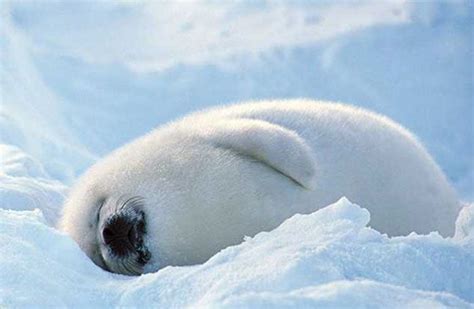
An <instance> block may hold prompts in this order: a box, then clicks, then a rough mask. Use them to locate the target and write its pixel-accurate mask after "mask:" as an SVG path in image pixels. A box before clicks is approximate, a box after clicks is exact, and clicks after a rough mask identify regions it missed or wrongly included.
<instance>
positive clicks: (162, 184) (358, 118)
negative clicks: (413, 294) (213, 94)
mask: <svg viewBox="0 0 474 309" xmlns="http://www.w3.org/2000/svg"><path fill="white" fill-rule="evenodd" d="M342 196H346V197H347V198H348V199H349V200H351V201H352V202H354V203H357V204H359V205H361V206H362V207H365V208H367V209H368V210H369V211H370V213H371V222H370V226H371V227H373V228H375V229H377V230H379V231H381V232H384V233H388V234H389V235H405V234H408V233H410V232H417V233H429V232H431V231H439V232H440V233H441V234H442V235H445V236H448V235H452V234H453V233H454V221H455V218H456V215H457V212H458V210H459V203H458V201H457V198H456V196H455V193H454V191H453V190H452V188H451V187H450V185H449V184H448V182H447V181H446V178H445V176H444V175H443V173H442V172H441V170H440V169H439V167H438V166H437V165H436V163H435V162H434V161H433V159H432V158H431V157H430V156H429V154H428V153H427V152H426V150H425V149H424V148H423V147H422V146H421V144H420V143H419V142H417V140H416V139H415V138H414V137H413V135H411V134H410V133H409V132H408V131H407V130H405V129H404V128H402V127H401V126H400V125H398V124H396V123H394V122H393V121H391V120H389V119H387V118H385V117H383V116H380V115H376V114H374V113H371V112H368V111H366V110H363V109H359V108H354V107H350V106H346V105H341V104H335V103H323V102H315V101H308V100H287V101H271V102H256V103H248V104H241V105H234V106H230V107H223V108H217V109H211V110H208V111H205V112H200V113H196V114H192V115H190V116H187V117H185V118H182V119H181V120H179V121H176V122H172V123H170V124H168V125H165V126H163V127H161V128H158V129H156V130H155V131H152V132H151V133H150V134H148V135H146V136H144V137H142V138H139V139H137V140H135V141H133V142H132V143H130V144H128V145H126V146H124V147H122V148H120V149H118V150H116V151H115V152H114V153H112V154H111V155H110V156H108V157H107V158H105V159H104V160H102V161H100V162H98V163H97V164H96V165H94V166H93V167H92V168H91V169H90V170H89V171H88V172H87V173H86V174H85V175H84V176H83V177H82V179H81V180H80V181H79V183H78V184H77V186H76V187H75V188H74V190H73V191H72V194H71V195H70V198H69V199H68V201H67V204H66V207H65V213H64V217H63V220H62V228H63V229H64V230H66V231H67V232H68V233H70V234H71V236H72V237H73V238H74V239H75V240H76V241H77V242H78V243H79V245H80V246H81V248H82V249H83V250H84V251H85V252H86V253H87V254H88V255H89V256H90V257H91V258H92V259H93V260H94V261H95V262H96V263H97V264H98V265H100V266H102V267H104V268H106V269H109V270H111V271H115V272H119V273H125V274H138V273H141V272H143V271H153V270H157V269H159V268H161V267H163V266H166V265H188V264H195V263H201V262H204V261H205V260H207V259H208V258H210V257H211V256H212V255H214V254H215V253H217V252H218V251H219V250H221V249H223V248H225V247H227V246H229V245H233V244H237V243H239V242H241V241H242V239H243V237H244V236H253V235H255V234H256V233H258V232H260V231H268V230H271V229H273V228H275V227H276V226H278V225H279V224H280V223H281V222H283V221H284V220H285V219H286V218H288V217H290V216H292V215H293V214H296V213H310V212H314V211H315V210H317V209H319V208H321V207H324V206H326V205H329V204H331V203H333V202H335V201H337V200H338V199H339V198H341V197H342ZM120 200H121V201H122V202H119V201H120ZM128 200H132V201H133V203H132V202H128ZM127 203H128V204H134V205H133V207H132V206H130V207H129V206H127V205H125V204H127ZM127 209H128V210H127ZM125 210H127V211H125ZM119 213H121V214H122V215H123V216H125V217H127V218H128V217H133V218H134V219H133V220H135V221H133V220H132V221H133V223H130V224H128V225H126V224H125V225H124V223H123V222H122V225H117V223H114V224H112V223H110V221H112V220H111V219H110V218H111V216H113V215H114V214H119ZM117 216H118V215H117ZM117 216H115V219H116V220H115V221H114V222H117ZM119 217H120V216H119ZM132 221H130V222H132ZM138 225H140V226H141V228H138V227H137V226H138ZM123 226H125V228H124V227H123ZM106 230H107V231H106ZM121 230H123V231H124V232H120V231H121ZM127 235H128V236H127ZM111 245H114V246H112V247H113V248H112V249H111ZM127 248H128V249H127ZM120 250H122V251H120ZM127 250H129V251H127ZM140 250H141V251H140ZM117 252H122V255H120V254H118V253H117ZM127 252H129V253H130V252H132V253H133V254H132V253H130V254H127ZM136 252H138V253H136ZM135 253H136V254H135ZM129 256H131V257H132V259H134V260H140V263H135V266H133V265H131V264H133V263H131V264H130V263H129V264H128V267H125V266H127V265H126V263H125V264H124V262H123V261H126V260H127V258H128V257H129ZM121 263H122V264H124V265H125V266H123V267H122V266H120V264H121Z"/></svg>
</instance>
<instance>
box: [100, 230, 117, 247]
mask: <svg viewBox="0 0 474 309" xmlns="http://www.w3.org/2000/svg"><path fill="white" fill-rule="evenodd" d="M102 237H103V238H104V242H105V243H106V244H110V243H111V242H112V241H113V240H114V238H115V233H114V232H113V231H112V229H110V228H108V227H105V228H104V230H103V231H102Z"/></svg>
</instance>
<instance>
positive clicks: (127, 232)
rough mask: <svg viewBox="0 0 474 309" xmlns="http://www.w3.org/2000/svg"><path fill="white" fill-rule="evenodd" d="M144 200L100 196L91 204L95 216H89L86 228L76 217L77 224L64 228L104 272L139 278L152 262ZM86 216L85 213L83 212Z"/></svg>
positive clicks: (130, 197)
mask: <svg viewBox="0 0 474 309" xmlns="http://www.w3.org/2000/svg"><path fill="white" fill-rule="evenodd" d="M144 203H145V200H144V198H142V197H140V196H126V195H122V196H119V197H118V198H115V197H111V196H109V197H101V198H99V199H98V200H96V201H95V202H92V203H91V204H92V205H93V206H94V207H93V208H90V210H89V211H91V212H92V213H93V214H94V216H87V220H85V221H84V220H83V221H84V222H87V226H84V225H83V224H81V223H82V222H81V220H80V218H81V217H80V216H76V220H77V221H76V222H75V224H70V223H69V224H68V225H65V222H63V227H64V228H65V229H66V230H67V232H69V233H70V234H71V235H72V236H73V238H75V240H76V241H77V242H78V244H79V245H80V246H81V248H82V249H83V250H84V251H85V252H86V254H87V255H88V256H89V257H90V258H91V259H92V260H93V261H94V262H95V263H96V264H97V265H99V266H100V267H102V268H103V269H105V270H108V271H111V272H115V273H121V274H125V275H139V274H142V273H143V272H144V266H145V265H146V263H147V262H148V261H149V260H150V257H151V254H150V252H149V250H148V249H147V246H146V245H145V236H146V215H145V211H144V205H145V204H144ZM83 214H84V213H83Z"/></svg>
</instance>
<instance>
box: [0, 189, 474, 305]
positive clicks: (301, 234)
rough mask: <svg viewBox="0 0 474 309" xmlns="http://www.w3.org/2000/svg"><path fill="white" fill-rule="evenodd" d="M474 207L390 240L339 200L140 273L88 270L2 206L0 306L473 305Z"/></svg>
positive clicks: (46, 232)
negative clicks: (186, 261) (449, 235)
mask: <svg viewBox="0 0 474 309" xmlns="http://www.w3.org/2000/svg"><path fill="white" fill-rule="evenodd" d="M473 218H474V206H469V207H466V208H465V209H464V210H463V212H462V213H461V215H460V219H459V220H458V226H457V234H456V236H455V237H454V238H453V239H444V238H442V237H440V236H439V235H438V234H436V233H432V234H431V235H427V236H419V235H414V234H413V235H410V236H407V237H396V238H388V237H387V236H385V235H382V234H380V233H378V232H377V231H375V230H373V229H371V228H369V227H366V225H367V224H368V223H369V219H370V216H369V213H368V211H367V210H365V209H363V208H360V207H359V206H357V205H354V204H351V203H350V202H349V201H348V200H346V199H344V198H343V199H341V200H340V201H338V202H337V203H335V204H333V205H330V206H328V207H326V208H324V209H321V210H319V211H317V212H315V213H313V214H310V215H295V216H293V217H292V218H290V219H288V220H286V221H285V222H284V223H283V224H282V225H281V226H279V227H278V228H276V229H275V230H273V231H271V232H263V233H260V234H258V235H256V236H255V237H253V238H248V239H245V241H244V242H243V243H242V244H240V245H237V246H233V247H229V248H227V249H225V250H222V251H221V252H219V253H218V254H216V255H215V256H214V257H213V258H211V259H210V260H209V261H208V262H206V263H204V264H203V265H196V266H188V267H167V268H164V269H162V270H161V271H159V272H157V273H150V274H146V275H142V276H140V277H127V276H122V275H116V274H111V273H107V272H105V271H103V270H102V269H100V268H98V267H97V266H95V265H94V264H93V263H92V262H91V261H90V260H89V258H88V257H87V256H86V255H85V254H84V253H83V252H82V251H81V250H80V249H79V247H78V246H77V245H76V244H75V243H74V241H73V240H72V239H70V238H69V237H68V236H66V235H63V234H61V233H60V232H58V231H57V230H55V229H53V228H51V227H49V226H48V225H47V224H46V221H45V219H44V217H43V215H42V213H41V211H40V210H34V211H13V210H0V247H1V251H2V255H1V260H0V267H1V268H0V277H1V278H2V279H1V280H2V281H3V282H2V285H1V287H2V289H1V292H0V305H1V306H7V307H10V306H24V305H35V306H75V307H83V306H131V305H133V306H138V307H140V306H153V307H177V306H179V307H181V306H188V305H193V306H201V305H206V306H209V305H212V306H219V307H221V306H229V307H240V306H245V307H262V306H263V307H267V306H283V305H284V306H322V307H326V306H371V305H377V306H381V307H384V306H423V307H433V306H439V305H441V306H447V307H451V306H453V307H460V308H463V307H465V308H468V307H470V306H472V305H473V302H474V280H473V279H474V278H473V269H472V265H474V250H473V248H474V247H473V229H474V224H473V222H474V220H473Z"/></svg>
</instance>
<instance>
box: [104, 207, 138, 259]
mask: <svg viewBox="0 0 474 309" xmlns="http://www.w3.org/2000/svg"><path fill="white" fill-rule="evenodd" d="M102 237H103V239H104V243H105V244H106V245H107V246H108V247H109V248H110V250H111V251H112V253H114V254H115V255H117V256H124V255H127V254H129V253H132V252H135V250H136V249H135V248H136V247H137V245H138V243H137V241H138V239H139V235H138V230H137V223H136V222H133V221H132V220H129V219H127V217H126V216H121V215H116V216H113V217H112V218H110V219H109V220H108V221H107V223H106V224H105V227H104V228H103V230H102Z"/></svg>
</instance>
